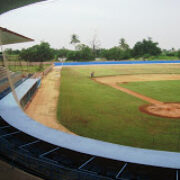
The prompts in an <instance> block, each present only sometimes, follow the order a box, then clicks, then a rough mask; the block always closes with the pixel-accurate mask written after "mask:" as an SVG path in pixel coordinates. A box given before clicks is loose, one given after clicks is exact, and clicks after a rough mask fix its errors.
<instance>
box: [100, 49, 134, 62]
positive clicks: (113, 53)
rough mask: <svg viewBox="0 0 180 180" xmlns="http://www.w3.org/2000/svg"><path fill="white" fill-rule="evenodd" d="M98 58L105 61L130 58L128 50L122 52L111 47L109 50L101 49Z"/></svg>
mask: <svg viewBox="0 0 180 180" xmlns="http://www.w3.org/2000/svg"><path fill="white" fill-rule="evenodd" d="M100 57H102V58H106V59H107V60H124V59H129V58H130V57H131V51H130V49H126V50H122V49H121V48H120V47H113V48H110V49H102V50H101V52H100Z"/></svg>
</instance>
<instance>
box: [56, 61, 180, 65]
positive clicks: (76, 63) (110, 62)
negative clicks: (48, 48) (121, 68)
mask: <svg viewBox="0 0 180 180" xmlns="http://www.w3.org/2000/svg"><path fill="white" fill-rule="evenodd" d="M166 63H172V64H173V63H180V60H152V61H90V62H65V63H61V62H55V63H54V65H55V66H62V65H63V66H80V65H106V64H109V65H111V64H112V65H113V64H166Z"/></svg>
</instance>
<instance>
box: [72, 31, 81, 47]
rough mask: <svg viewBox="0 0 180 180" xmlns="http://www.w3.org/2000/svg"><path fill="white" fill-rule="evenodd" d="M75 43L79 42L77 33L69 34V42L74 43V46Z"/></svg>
mask: <svg viewBox="0 0 180 180" xmlns="http://www.w3.org/2000/svg"><path fill="white" fill-rule="evenodd" d="M77 43H80V40H79V37H78V35H76V34H72V35H71V42H70V44H72V45H74V47H76V44H77Z"/></svg>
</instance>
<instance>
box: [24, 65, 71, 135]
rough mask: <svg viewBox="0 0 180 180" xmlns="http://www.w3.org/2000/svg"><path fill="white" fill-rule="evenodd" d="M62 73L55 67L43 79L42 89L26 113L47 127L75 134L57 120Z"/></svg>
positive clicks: (59, 68)
mask: <svg viewBox="0 0 180 180" xmlns="http://www.w3.org/2000/svg"><path fill="white" fill-rule="evenodd" d="M60 71H61V67H54V68H53V70H52V71H51V72H50V73H49V74H48V75H47V76H46V77H44V78H43V80H42V81H41V86H40V88H39V89H38V91H37V93H36V95H35V96H34V98H33V100H32V102H30V104H29V105H28V107H27V108H26V110H25V112H26V113H27V114H28V115H29V116H30V117H31V118H32V119H34V120H36V121H38V122H40V123H41V124H43V125H45V126H48V127H50V128H54V129H57V130H60V131H63V132H66V133H71V134H73V133H72V132H71V131H69V130H68V129H67V128H65V127H64V126H62V125H61V124H60V123H58V122H57V119H56V112H57V111H56V110H57V103H58V97H59V86H60Z"/></svg>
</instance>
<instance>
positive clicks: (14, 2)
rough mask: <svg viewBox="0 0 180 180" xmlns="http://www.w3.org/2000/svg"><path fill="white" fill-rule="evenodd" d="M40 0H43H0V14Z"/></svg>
mask: <svg viewBox="0 0 180 180" xmlns="http://www.w3.org/2000/svg"><path fill="white" fill-rule="evenodd" d="M41 1H45V0H1V5H0V6H1V7H0V15H1V14H3V13H5V12H7V11H10V10H13V9H16V8H20V7H23V6H26V5H29V4H32V3H36V2H41Z"/></svg>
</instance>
